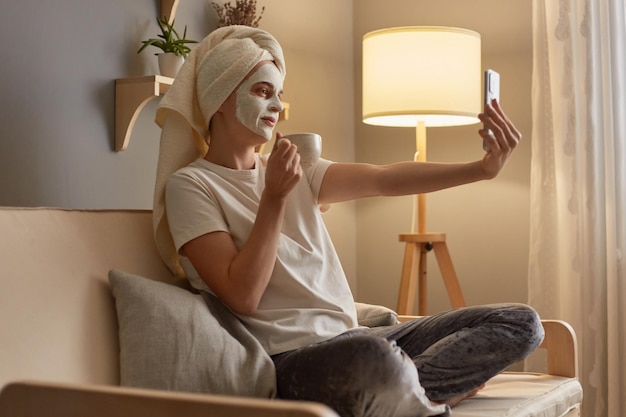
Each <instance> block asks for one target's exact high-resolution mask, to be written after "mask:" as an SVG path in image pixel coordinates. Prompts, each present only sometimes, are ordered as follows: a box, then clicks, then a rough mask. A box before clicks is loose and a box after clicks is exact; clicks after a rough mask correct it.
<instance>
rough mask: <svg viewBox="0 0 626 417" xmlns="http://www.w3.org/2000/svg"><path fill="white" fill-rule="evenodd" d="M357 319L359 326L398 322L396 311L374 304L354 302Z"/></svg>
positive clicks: (384, 324)
mask: <svg viewBox="0 0 626 417" xmlns="http://www.w3.org/2000/svg"><path fill="white" fill-rule="evenodd" d="M354 304H355V306H356V316H357V321H358V322H359V324H360V325H361V326H367V327H379V326H391V325H393V324H396V323H398V313H396V312H395V311H393V310H391V309H390V308H387V307H384V306H379V305H375V304H365V303H354Z"/></svg>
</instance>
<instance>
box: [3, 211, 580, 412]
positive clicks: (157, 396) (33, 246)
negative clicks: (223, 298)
mask: <svg viewBox="0 0 626 417" xmlns="http://www.w3.org/2000/svg"><path fill="white" fill-rule="evenodd" d="M0 236H2V239H0V260H1V265H2V277H1V279H0V388H1V392H0V416H2V417H4V416H11V417H22V416H23V417H25V416H29V417H51V416H64V417H73V416H86V415H89V416H92V417H99V416H107V417H113V416H131V415H132V416H138V417H141V416H151V417H160V416H163V417H165V416H168V417H169V416H196V415H197V416H200V415H202V416H293V417H298V416H302V417H305V416H311V417H313V416H317V417H323V416H327V417H330V416H333V417H336V413H335V412H334V411H333V410H331V409H329V408H328V407H326V406H324V405H322V404H317V403H310V402H293V401H284V400H277V399H275V398H272V397H273V396H274V394H275V392H274V391H273V388H272V387H273V383H274V381H273V380H272V375H273V374H272V372H273V370H272V368H271V366H268V361H267V358H264V357H263V355H258V354H251V353H250V352H253V351H254V346H253V344H254V343H255V341H254V340H249V339H246V337H245V335H244V336H242V335H241V334H239V333H237V332H241V331H242V328H241V327H238V326H239V325H240V323H238V321H237V320H233V321H232V322H231V321H228V320H226V322H225V321H223V320H224V319H223V318H222V319H219V320H218V321H217V325H218V327H220V328H221V330H220V331H223V333H224V337H222V336H220V335H219V334H217V333H219V332H217V331H215V330H211V332H208V333H207V332H206V331H205V330H204V327H211V326H215V320H216V319H215V315H216V314H217V316H218V317H219V316H220V314H221V313H220V311H219V309H221V308H224V307H223V306H221V307H220V303H219V301H217V300H215V299H212V298H211V297H210V296H208V295H207V294H199V293H195V292H193V291H192V290H191V289H189V288H188V287H187V286H186V285H185V282H184V281H180V280H177V279H176V278H174V277H173V276H172V275H171V274H170V273H169V270H168V269H167V268H166V267H165V266H164V264H163V263H162V262H161V260H160V258H159V255H158V253H157V250H156V247H155V245H154V242H153V239H152V216H151V212H150V211H147V210H68V209H56V208H10V207H4V208H0ZM161 304H166V305H167V309H165V310H164V309H163V308H161V307H159V305H161ZM158 308H161V310H159V309H158ZM168 309H169V310H168ZM146 311H148V313H146ZM214 313H215V314H214ZM170 315H172V316H176V317H177V318H176V319H175V320H174V319H171V318H169V317H170ZM181 316H182V317H183V319H181V318H180V317H181ZM408 319H410V317H405V316H401V317H398V316H397V315H396V314H395V313H394V312H393V311H391V310H389V309H386V308H384V307H378V306H368V305H365V304H359V321H360V322H361V324H363V325H369V326H374V325H385V324H388V323H390V322H395V321H396V320H408ZM181 320H182V321H181ZM207 320H208V321H207ZM220 320H222V321H220ZM180 323H183V325H182V326H181V324H180ZM543 324H544V328H545V330H546V338H545V341H544V343H543V345H542V348H545V349H544V350H545V352H547V353H545V354H543V355H542V356H541V358H540V361H541V360H543V361H544V362H545V364H546V369H545V370H542V372H538V373H531V372H519V371H518V372H506V373H503V374H502V375H499V376H497V377H495V378H494V379H492V380H491V381H490V382H489V383H488V384H487V386H486V387H485V388H484V389H483V390H482V391H480V392H479V393H478V395H476V396H475V397H473V398H470V399H468V400H465V401H463V402H462V403H461V404H460V405H459V406H458V407H456V408H454V409H453V410H452V415H453V416H454V417H472V416H476V417H477V416H480V417H490V416H500V417H502V416H508V417H513V416H517V417H529V416H537V417H538V416H541V417H553V416H554V417H562V416H568V417H572V416H579V415H580V404H581V401H582V389H581V386H580V383H579V382H578V379H577V373H576V367H577V351H576V339H575V335H574V333H573V330H572V329H571V327H570V326H569V325H568V324H567V323H564V322H562V321H556V320H544V322H543ZM185 326H187V327H185ZM211 328H213V327H211ZM244 330H245V329H244ZM190 335H191V336H190ZM233 336H234V339H236V344H233V343H232V342H225V341H224V340H225V338H227V337H233ZM229 343H230V344H229ZM157 345H158V346H157ZM162 345H163V346H162ZM199 346H201V347H203V349H204V350H201V351H199V350H198V349H199V348H198V347H199ZM174 350H175V351H176V352H175V353H173V351H174ZM156 351H158V354H156V353H155V352H156ZM211 353H212V354H211ZM242 355H243V359H239V362H237V361H234V362H233V360H231V359H232V358H233V357H238V358H241V357H242ZM538 355H541V354H539V353H538ZM173 356H175V357H174V358H172V357H173ZM146 358H147V359H146ZM190 363H191V364H193V365H194V366H193V367H189V364H190ZM224 372H226V375H227V377H224V376H223V375H224ZM192 374H193V375H192ZM237 378H238V379H237ZM207 380H210V381H212V382H211V384H212V385H211V384H208V385H207V382H206V381H207ZM233 381H235V382H233ZM242 381H243V382H242Z"/></svg>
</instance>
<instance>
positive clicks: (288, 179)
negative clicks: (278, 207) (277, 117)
mask: <svg viewBox="0 0 626 417" xmlns="http://www.w3.org/2000/svg"><path fill="white" fill-rule="evenodd" d="M301 177H302V167H301V166H300V154H299V153H298V148H297V146H296V145H294V144H293V143H291V142H290V141H289V140H288V139H285V138H283V136H282V135H281V134H280V133H277V134H276V143H275V144H274V148H273V149H272V153H271V154H270V156H269V158H268V161H267V170H266V172H265V192H266V193H269V195H268V196H272V197H275V198H279V199H284V198H286V197H287V195H289V193H290V192H291V190H293V188H294V187H295V186H296V184H297V183H298V181H300V178H301Z"/></svg>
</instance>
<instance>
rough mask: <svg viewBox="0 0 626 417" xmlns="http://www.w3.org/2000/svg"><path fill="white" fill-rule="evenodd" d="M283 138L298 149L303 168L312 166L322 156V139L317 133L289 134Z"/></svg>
mask: <svg viewBox="0 0 626 417" xmlns="http://www.w3.org/2000/svg"><path fill="white" fill-rule="evenodd" d="M284 137H285V138H286V139H289V141H291V143H293V144H294V145H296V146H297V147H298V153H299V154H300V165H302V166H303V167H307V166H311V165H313V164H314V163H315V162H317V160H318V159H319V157H320V155H321V154H322V137H321V136H320V135H318V134H317V133H291V134H289V135H285V136H284Z"/></svg>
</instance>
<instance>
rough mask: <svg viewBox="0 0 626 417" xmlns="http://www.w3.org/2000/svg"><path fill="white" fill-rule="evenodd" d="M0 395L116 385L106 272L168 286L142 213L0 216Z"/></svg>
mask: <svg viewBox="0 0 626 417" xmlns="http://www.w3.org/2000/svg"><path fill="white" fill-rule="evenodd" d="M0 262H1V265H2V269H1V272H0V273H1V278H0V369H1V370H2V371H1V372H0V387H1V386H4V385H5V384H7V383H8V382H9V381H14V380H21V379H37V380H51V381H60V382H77V383H93V384H118V383H119V353H118V352H119V344H118V338H117V331H118V327H117V320H116V313H115V304H114V300H113V297H112V295H111V290H110V287H109V283H108V276H107V275H108V272H109V270H110V269H111V268H119V269H122V270H125V271H128V272H131V273H135V274H139V275H143V276H149V277H150V278H152V279H157V280H160V281H164V282H172V281H173V277H172V276H171V274H170V273H169V271H168V269H167V268H166V267H165V266H164V264H163V263H162V262H161V259H160V257H159V255H158V253H157V250H156V247H155V245H154V242H153V238H152V214H151V212H150V211H145V210H126V211H124V210H95V211H94V210H63V209H47V208H0Z"/></svg>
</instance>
